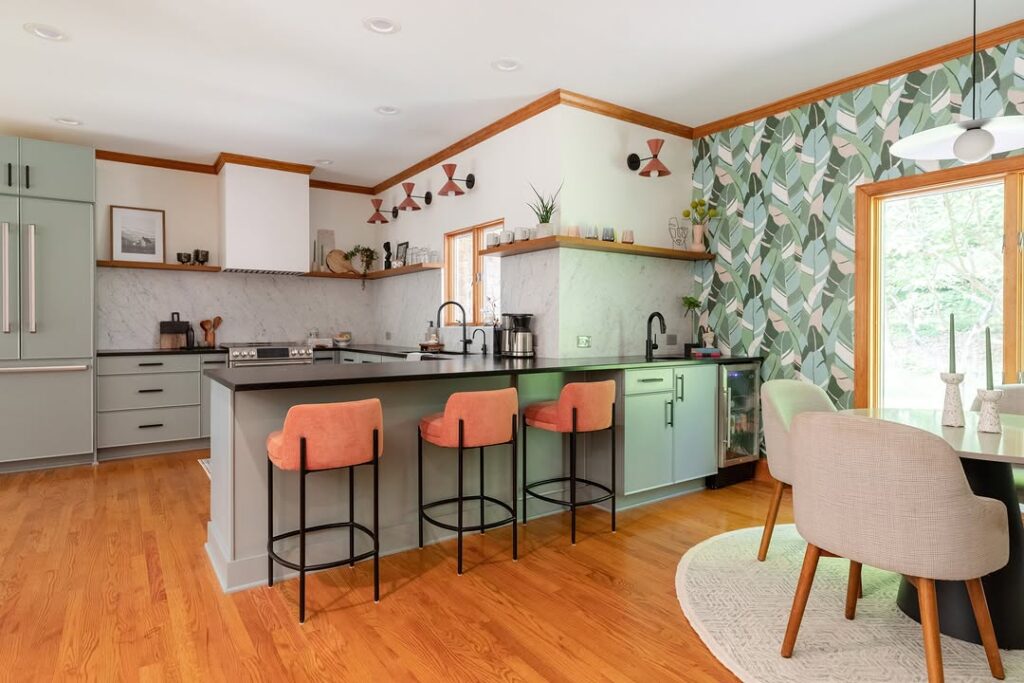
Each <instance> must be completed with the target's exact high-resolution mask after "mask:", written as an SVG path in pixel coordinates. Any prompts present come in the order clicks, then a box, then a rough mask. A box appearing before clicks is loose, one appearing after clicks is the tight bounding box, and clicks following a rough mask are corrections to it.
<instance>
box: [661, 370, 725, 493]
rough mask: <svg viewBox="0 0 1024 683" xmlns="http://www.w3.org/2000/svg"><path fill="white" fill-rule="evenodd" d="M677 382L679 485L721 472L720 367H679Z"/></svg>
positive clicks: (675, 429) (674, 469)
mask: <svg viewBox="0 0 1024 683" xmlns="http://www.w3.org/2000/svg"><path fill="white" fill-rule="evenodd" d="M674 382H675V383H674V385H673V387H674V390H675V409H674V410H673V423H674V424H673V427H672V429H673V451H672V454H673V467H672V479H673V481H674V482H675V483H679V482H684V481H690V480H691V479H697V478H699V477H705V476H708V475H710V474H715V473H716V472H717V471H718V427H717V415H718V366H717V365H689V366H683V367H678V368H676V369H675V373H674Z"/></svg>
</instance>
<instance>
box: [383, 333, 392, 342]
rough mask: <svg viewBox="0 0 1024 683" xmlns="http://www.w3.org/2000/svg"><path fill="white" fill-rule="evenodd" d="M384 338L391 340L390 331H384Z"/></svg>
mask: <svg viewBox="0 0 1024 683" xmlns="http://www.w3.org/2000/svg"><path fill="white" fill-rule="evenodd" d="M384 340H385V341H391V333H390V332H385V333H384Z"/></svg>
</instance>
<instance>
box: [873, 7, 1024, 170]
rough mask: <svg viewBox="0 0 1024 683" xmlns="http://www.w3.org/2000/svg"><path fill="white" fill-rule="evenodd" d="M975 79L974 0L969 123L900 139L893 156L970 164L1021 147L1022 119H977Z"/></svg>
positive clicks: (1023, 117)
mask: <svg viewBox="0 0 1024 683" xmlns="http://www.w3.org/2000/svg"><path fill="white" fill-rule="evenodd" d="M978 77H979V73H978V0H974V25H973V39H972V42H971V83H972V87H973V90H974V92H973V93H972V95H971V119H970V120H969V121H961V122H960V123H951V124H949V125H946V126H940V127H938V128H932V129H930V130H924V131H921V132H920V133H915V134H914V135H911V136H910V137H907V138H903V139H902V140H899V141H897V142H896V143H895V144H893V146H892V147H891V148H890V151H891V152H892V154H893V156H897V157H900V158H902V159H917V160H920V161H926V160H928V161H934V160H944V159H959V160H960V161H963V162H964V163H968V164H971V163H974V162H975V161H981V160H982V159H984V158H985V157H987V156H989V155H991V154H998V153H999V152H1009V151H1010V150H1014V149H1019V148H1021V147H1024V116H997V117H995V118H991V119H987V118H978V97H979V90H978Z"/></svg>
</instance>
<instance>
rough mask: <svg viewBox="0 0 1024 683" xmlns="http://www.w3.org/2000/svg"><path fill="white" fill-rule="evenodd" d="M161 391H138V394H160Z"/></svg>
mask: <svg viewBox="0 0 1024 683" xmlns="http://www.w3.org/2000/svg"><path fill="white" fill-rule="evenodd" d="M163 391H164V390H163V389H139V393H140V394H162V393H163Z"/></svg>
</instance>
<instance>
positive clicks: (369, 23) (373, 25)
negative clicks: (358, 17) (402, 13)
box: [363, 17, 402, 34]
mask: <svg viewBox="0 0 1024 683" xmlns="http://www.w3.org/2000/svg"><path fill="white" fill-rule="evenodd" d="M363 26H365V27H366V30H367V31H373V32H374V33H383V34H389V33H398V32H399V31H401V30H402V26H401V25H400V24H399V23H398V22H397V21H391V20H390V19H387V18H385V17H368V18H366V19H363Z"/></svg>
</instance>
